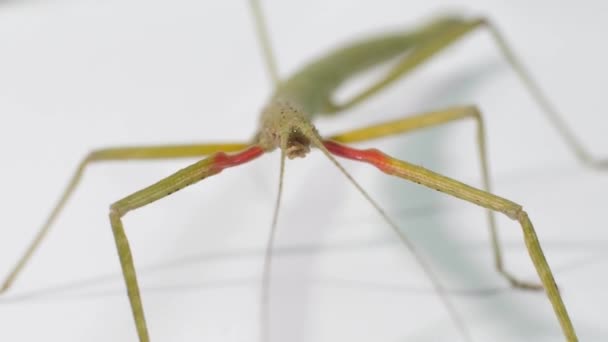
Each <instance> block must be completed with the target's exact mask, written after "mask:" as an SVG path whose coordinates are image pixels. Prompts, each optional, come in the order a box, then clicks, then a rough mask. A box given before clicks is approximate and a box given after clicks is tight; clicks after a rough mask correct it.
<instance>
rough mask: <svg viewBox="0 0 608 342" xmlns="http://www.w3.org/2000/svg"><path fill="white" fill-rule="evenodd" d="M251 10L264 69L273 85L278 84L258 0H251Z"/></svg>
mask: <svg viewBox="0 0 608 342" xmlns="http://www.w3.org/2000/svg"><path fill="white" fill-rule="evenodd" d="M249 4H250V5H251V11H252V12H253V17H254V20H255V29H256V33H257V36H258V41H259V42H260V44H261V45H262V52H263V53H264V61H265V62H266V69H267V71H268V74H269V75H270V79H271V80H272V82H273V84H274V86H275V87H276V86H278V84H279V83H280V81H281V80H280V79H279V71H278V69H277V63H276V59H275V57H274V53H273V52H272V45H271V44H270V38H269V37H268V28H267V26H266V20H264V14H263V13H262V6H261V5H260V0H251V1H250V2H249Z"/></svg>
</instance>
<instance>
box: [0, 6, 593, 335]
mask: <svg viewBox="0 0 608 342" xmlns="http://www.w3.org/2000/svg"><path fill="white" fill-rule="evenodd" d="M253 6H254V8H258V7H257V6H258V4H257V3H256V2H253ZM255 13H257V16H256V17H257V18H258V20H259V21H258V24H259V27H258V29H259V32H260V36H261V38H262V39H261V40H262V42H263V44H262V45H263V46H264V51H265V55H266V60H267V66H268V69H269V71H270V74H271V75H272V79H273V80H274V81H275V84H276V92H275V95H274V96H273V97H272V100H271V101H270V103H269V104H268V106H267V107H266V109H265V111H264V113H263V115H262V127H261V128H260V130H259V132H258V135H257V136H256V139H255V140H254V142H253V146H250V144H247V143H245V144H241V143H235V144H222V145H197V146H168V147H141V148H126V149H120V148H119V149H108V150H102V151H95V152H93V153H91V154H90V155H89V156H88V157H87V158H86V160H85V161H84V162H83V163H82V164H81V166H80V167H79V169H78V172H77V175H78V176H79V175H80V174H81V173H82V171H83V169H84V166H85V165H86V164H88V163H89V162H94V161H101V160H113V159H129V158H133V159H146V158H150V159H156V158H171V157H175V158H180V157H194V156H196V157H199V156H201V157H202V156H204V155H211V156H210V157H207V158H206V159H203V160H201V161H200V162H198V163H196V164H193V165H192V166H190V167H188V168H186V169H184V170H181V171H179V172H178V173H176V174H175V175H173V176H170V177H169V178H167V179H166V180H163V181H161V182H159V183H157V184H155V185H153V186H152V187H150V188H147V189H144V190H142V191H141V192H137V193H135V194H133V195H132V196H129V197H127V198H125V199H123V200H121V201H118V202H116V203H115V204H113V205H112V210H111V213H110V220H111V225H112V228H113V232H114V234H115V236H116V243H117V250H118V252H119V255H120V258H121V265H122V267H123V272H124V274H125V280H126V283H127V288H128V289H129V297H130V301H131V305H132V308H133V314H134V318H135V321H136V323H137V331H138V334H139V337H140V340H142V341H146V340H148V334H147V329H146V326H145V319H144V312H143V307H142V304H141V300H140V298H139V291H138V289H137V283H136V277H135V270H134V268H133V265H132V260H131V256H130V253H129V252H128V243H127V240H126V236H125V235H124V232H123V227H122V221H121V217H122V216H123V215H124V214H126V212H127V211H130V210H134V209H136V207H139V206H141V205H144V204H146V203H148V202H151V201H152V200H157V199H160V197H164V196H165V195H168V194H169V193H170V192H173V191H176V190H179V189H181V188H182V187H183V186H185V185H189V184H190V183H194V182H197V181H199V180H201V179H202V178H204V177H207V176H211V175H214V174H216V173H219V172H220V171H221V170H222V169H223V168H226V167H232V166H235V165H236V164H240V163H242V162H245V161H249V160H250V159H254V158H256V157H258V156H259V155H260V154H262V153H263V152H266V151H271V150H273V149H276V148H278V149H280V150H281V154H282V157H281V165H282V166H281V170H283V163H284V161H285V158H286V157H298V156H303V155H304V154H306V153H307V152H308V149H309V148H310V147H313V148H316V149H319V150H320V151H321V152H322V153H324V154H325V155H327V157H328V158H329V159H330V160H331V161H332V162H334V163H335V164H336V166H338V167H339V168H340V170H342V171H343V172H345V171H344V170H343V169H342V168H341V166H340V164H339V163H338V162H337V161H336V159H335V158H334V155H337V156H340V157H346V158H352V159H358V160H363V161H367V162H370V163H372V164H373V165H375V166H377V167H379V168H380V169H381V171H384V172H385V173H389V174H392V175H394V176H398V177H402V178H406V179H409V180H413V181H415V182H420V183H421V184H422V185H426V186H428V187H431V188H435V189H438V190H440V191H443V192H446V193H448V194H450V195H453V196H456V197H460V198H462V199H464V200H467V201H471V202H475V203H476V204H479V205H482V206H485V207H488V208H490V209H492V210H495V211H500V212H503V213H504V214H506V215H507V216H509V217H511V218H514V219H516V220H517V221H518V222H519V223H520V224H521V225H522V228H523V229H524V233H525V235H526V242H527V244H528V246H529V251H530V254H531V257H532V259H533V261H534V263H535V265H536V267H537V269H538V270H539V275H540V277H541V281H542V282H543V285H544V288H545V289H546V291H547V293H548V295H549V298H550V300H551V302H552V304H553V306H554V308H555V309H556V314H557V316H558V319H559V320H560V323H561V325H562V328H563V330H564V334H565V336H566V338H567V339H568V340H571V341H573V340H576V336H575V333H574V329H573V328H572V326H571V324H570V322H569V318H568V316H567V313H566V311H565V308H564V306H563V304H562V303H561V299H560V295H559V293H558V292H557V290H556V287H555V283H554V281H553V279H552V276H551V273H550V271H549V267H548V265H547V264H546V262H545V261H544V258H543V256H542V251H541V250H540V247H539V246H538V243H537V241H536V240H535V236H534V231H533V229H532V225H531V223H530V222H529V220H528V218H527V215H526V214H525V212H524V211H522V209H521V207H520V206H519V205H517V204H515V203H513V202H510V201H508V200H506V199H502V198H498V197H495V196H493V195H490V194H489V193H487V192H483V191H480V190H476V189H473V188H471V187H468V186H466V185H464V184H461V183H458V182H456V181H453V180H451V179H448V178H445V177H443V176H440V175H438V174H435V173H433V172H431V171H429V170H425V169H422V168H419V167H416V166H415V165H411V164H408V163H406V162H402V161H397V160H396V159H393V158H391V157H388V156H386V155H384V154H381V153H379V152H377V151H373V150H372V151H361V150H356V149H352V148H349V147H346V146H344V145H342V143H351V142H356V141H359V140H362V139H372V138H375V137H378V136H381V135H390V134H397V133H406V132H408V131H410V130H413V129H415V128H422V127H429V126H433V125H439V124H441V123H444V122H450V121H454V120H458V119H465V118H470V119H473V120H477V122H478V123H481V120H482V115H481V113H479V111H478V110H477V109H476V108H474V107H459V108H450V109H446V110H439V111H436V112H431V113H425V114H422V115H419V116H414V117H411V118H405V119H403V120H398V121H393V122H387V123H383V124H379V125H377V126H373V127H366V128H363V129H361V130H354V131H352V132H347V133H345V134H339V135H336V136H332V137H328V138H321V137H320V136H319V134H318V133H317V132H316V130H315V129H314V127H313V126H312V125H311V123H310V122H309V118H310V117H312V115H314V114H317V113H319V114H320V113H325V114H333V113H338V112H340V111H342V110H346V109H347V108H349V107H352V106H354V105H355V104H357V103H359V102H361V101H363V100H365V99H367V98H368V97H370V96H372V95H374V94H375V93H376V92H377V91H380V90H382V89H383V88H384V87H385V86H388V85H389V84H390V83H392V82H393V81H396V80H397V78H399V77H400V76H405V75H406V74H407V73H408V72H409V71H411V70H413V69H414V68H416V67H418V66H419V65H421V64H423V62H425V61H426V60H427V59H430V58H431V57H432V56H434V55H435V54H438V53H440V52H441V51H442V50H443V49H444V48H446V47H447V46H449V45H451V44H452V43H456V42H457V41H458V40H459V39H460V38H461V37H463V36H465V35H467V34H468V33H469V32H473V31H476V30H479V29H486V30H490V31H491V32H492V33H493V34H494V35H495V37H496V39H497V42H498V46H499V47H500V48H501V49H502V50H503V52H504V53H505V54H506V56H507V59H508V60H509V61H510V63H511V64H512V65H513V66H514V67H515V70H516V71H518V72H519V74H520V76H522V77H523V79H524V83H525V84H527V85H528V87H530V88H531V90H532V92H533V93H534V94H535V95H536V97H537V98H538V99H539V101H540V102H541V103H542V104H543V106H544V107H545V109H548V110H547V113H553V112H554V111H552V110H551V109H550V108H547V107H548V105H547V104H546V101H545V100H543V96H542V95H541V94H540V93H539V91H538V90H537V89H536V87H535V86H534V83H532V81H531V80H530V79H529V77H527V76H526V72H525V71H524V70H523V68H522V67H521V66H520V65H519V63H518V62H517V60H516V59H515V57H514V56H512V54H511V53H510V52H509V51H510V50H509V49H508V47H506V44H505V43H504V41H503V39H502V38H501V36H500V34H498V32H497V31H495V29H494V28H493V26H491V25H490V24H488V22H487V21H484V20H483V19H475V18H456V17H454V18H444V19H442V20H437V21H435V22H432V23H429V24H428V25H427V26H424V27H421V28H420V29H419V30H413V31H409V32H403V33H399V34H396V35H395V36H386V37H381V38H378V40H375V41H370V42H366V43H362V44H372V46H373V47H374V48H370V47H369V46H366V45H363V46H357V45H356V44H357V43H355V45H353V47H352V48H351V49H348V48H347V49H345V50H341V51H336V52H334V53H333V54H330V55H328V57H327V58H326V59H321V60H319V61H317V62H316V63H315V64H311V65H310V66H308V67H305V68H304V69H302V70H303V71H302V72H300V73H296V74H295V76H292V77H287V78H282V77H279V75H278V73H277V72H276V67H275V66H274V64H275V63H274V62H273V58H272V53H271V49H270V46H269V44H268V39H267V38H265V37H266V35H265V33H264V32H265V29H264V25H263V24H262V21H261V15H260V13H259V12H257V11H256V12H255ZM374 44H377V46H376V45H374ZM384 48H386V51H385V54H384V55H383V54H382V53H379V52H381V51H382V50H383V49H384ZM372 52H373V53H372ZM399 55H402V59H401V62H400V63H399V65H398V66H397V67H396V68H395V69H393V70H392V72H391V73H390V74H389V75H388V76H387V78H386V79H383V80H380V81H379V82H378V83H377V84H374V85H372V86H371V87H370V88H369V90H368V91H366V92H363V93H361V94H360V95H359V96H356V97H354V98H353V99H352V100H351V101H346V102H345V103H341V104H336V103H331V95H332V94H333V91H334V90H335V88H336V87H337V86H338V85H340V84H341V83H342V81H346V79H347V78H348V77H349V76H351V75H354V74H356V72H357V71H359V70H363V69H365V68H367V67H371V66H373V65H375V64H377V63H380V62H383V61H385V60H386V59H388V58H390V57H393V56H399ZM359 58H360V59H359ZM351 59H352V61H351ZM346 60H348V61H349V62H345V61H346ZM337 66H342V67H345V68H344V71H343V73H342V72H337V73H336V74H333V72H335V71H336V70H339V69H338V68H336V67H337ZM329 76H331V77H329ZM332 78H333V79H332ZM311 86H312V87H311ZM313 88H314V89H313ZM552 120H553V122H554V123H557V126H558V127H560V130H562V131H563V132H567V130H566V129H565V126H564V125H563V124H560V121H556V118H555V117H553V118H552ZM479 127H480V137H482V138H480V151H481V152H480V155H481V159H482V160H484V158H485V152H484V146H483V132H481V130H482V127H483V126H482V125H481V124H480V126H479ZM565 137H566V139H567V140H569V141H570V142H571V146H574V148H575V150H576V151H577V153H578V155H579V156H581V158H583V159H584V160H585V161H591V160H590V159H589V158H588V155H587V154H585V152H584V150H582V149H581V148H578V145H577V144H576V143H574V141H575V139H573V138H572V136H571V135H570V134H568V133H565ZM221 152H224V153H234V154H221ZM345 174H346V172H345ZM347 177H349V176H348V175H347ZM281 178H282V177H281ZM484 178H485V179H486V181H485V185H486V186H485V187H486V189H487V190H489V182H488V181H487V178H488V175H487V173H484ZM77 179H78V177H76V178H75V179H74V181H73V182H72V183H71V184H70V187H69V188H68V190H67V191H66V196H64V200H62V201H61V202H60V203H59V205H58V207H57V210H56V211H55V213H58V212H59V210H60V209H61V207H62V206H63V204H64V203H65V199H67V197H68V196H69V194H70V192H71V191H72V190H73V188H74V187H75V185H76V183H77ZM349 179H350V180H351V181H352V182H353V183H354V184H355V186H357V187H358V188H359V186H358V185H357V183H356V182H355V181H354V180H353V179H352V178H350V177H349ZM279 188H280V186H279ZM360 190H361V192H362V194H363V195H364V196H365V197H366V198H368V200H370V202H371V203H372V204H373V205H374V206H376V207H377V205H375V202H373V200H371V198H370V197H369V196H368V195H367V194H366V193H365V192H364V191H363V190H362V189H360ZM280 193H281V192H280V191H279V196H278V198H279V199H280ZM278 203H280V200H277V206H276V208H275V216H274V221H273V225H272V227H273V229H272V230H273V231H274V228H275V227H276V222H277V214H278ZM378 210H379V212H380V213H382V211H381V210H380V209H379V208H378ZM54 217H55V214H53V215H51V217H50V219H49V220H48V221H47V222H48V224H47V225H46V226H45V228H44V229H43V230H42V233H41V235H40V236H41V237H42V236H44V234H45V232H46V228H47V227H49V226H50V223H52V221H53V219H54ZM492 217H493V216H492V214H489V220H490V222H493V218H492ZM386 220H387V222H388V223H389V225H391V226H393V227H394V224H392V223H391V220H390V219H389V218H388V217H387V218H386ZM490 226H491V227H493V226H494V224H493V223H491V224H490ZM491 231H494V228H492V229H491ZM271 236H272V235H271ZM404 239H405V238H404ZM40 240H41V239H37V240H36V241H35V242H34V244H33V245H32V247H31V248H30V249H29V250H28V253H27V254H26V255H25V257H24V258H23V259H22V262H20V263H19V264H18V266H17V267H16V268H15V271H14V272H12V273H11V275H10V276H9V278H8V280H7V282H6V283H5V286H4V287H3V289H8V287H9V286H10V285H11V283H12V281H13V280H14V279H15V277H16V275H17V274H18V272H19V271H20V269H21V268H22V266H23V265H24V264H25V262H27V260H28V258H29V256H30V255H31V253H32V252H33V250H34V249H35V248H36V246H37V245H38V243H39V241H40ZM404 241H405V242H406V241H407V240H404ZM406 244H409V243H408V242H406ZM271 245H272V238H271V239H270V240H269V246H271ZM497 246H498V243H497V242H495V248H496V251H497V252H496V253H497V254H496V258H497V264H499V265H500V262H499V261H498V260H500V259H499V249H498V247H497ZM410 249H411V250H412V251H415V249H414V248H413V246H410ZM268 250H269V251H271V250H272V248H269V249H268ZM269 259H270V254H268V255H267V258H266V260H267V262H266V264H267V265H269V262H268V260H269ZM421 263H422V264H424V261H421ZM427 272H428V273H429V277H431V278H434V276H433V273H432V271H430V270H427ZM268 273H269V266H267V267H266V272H265V275H266V276H265V277H264V278H265V279H268ZM501 273H502V274H503V275H504V276H505V277H506V278H507V279H508V281H509V282H511V283H512V284H513V285H514V286H516V287H524V288H537V287H538V286H537V285H536V284H528V283H524V282H520V281H519V280H517V278H516V277H515V276H513V275H511V274H510V273H508V272H507V271H505V270H501ZM435 286H436V287H437V288H438V292H439V293H443V291H442V289H441V285H440V284H439V283H438V282H436V283H435ZM264 288H267V286H264ZM267 295H268V294H267V293H265V295H264V296H265V297H266V296H267ZM442 298H443V299H444V301H445V302H446V307H447V308H448V311H449V312H450V314H451V315H452V316H453V317H454V321H455V323H456V325H458V326H460V328H461V330H462V334H463V335H464V336H467V335H468V333H467V331H466V328H464V327H463V325H462V324H461V323H459V320H458V318H457V315H456V314H455V311H456V310H455V309H454V308H452V305H451V304H449V303H450V302H449V299H448V298H447V297H446V296H445V295H442ZM263 302H265V300H264V301H263ZM262 326H263V327H264V326H265V324H264V325H262ZM262 330H263V329H262ZM263 340H264V338H263Z"/></svg>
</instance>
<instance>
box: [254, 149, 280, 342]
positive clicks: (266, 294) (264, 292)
mask: <svg viewBox="0 0 608 342" xmlns="http://www.w3.org/2000/svg"><path fill="white" fill-rule="evenodd" d="M285 158H286V152H285V149H284V148H282V149H281V166H280V171H279V188H278V190H277V199H276V202H275V205H274V212H273V214H272V224H271V226H270V232H269V234H268V240H267V242H266V251H265V253H264V266H263V271H262V272H263V273H262V287H261V292H260V342H267V341H268V337H269V330H270V273H271V266H272V252H273V249H274V241H275V237H276V232H277V223H278V219H279V209H280V207H281V197H282V195H283V178H284V175H285Z"/></svg>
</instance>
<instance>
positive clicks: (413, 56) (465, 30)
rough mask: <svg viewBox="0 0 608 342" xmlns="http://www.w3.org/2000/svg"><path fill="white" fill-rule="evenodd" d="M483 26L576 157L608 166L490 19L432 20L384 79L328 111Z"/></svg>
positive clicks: (342, 106) (356, 100)
mask: <svg viewBox="0 0 608 342" xmlns="http://www.w3.org/2000/svg"><path fill="white" fill-rule="evenodd" d="M481 28H486V29H488V30H489V32H490V34H491V35H492V38H493V39H494V41H495V42H496V45H497V46H498V48H499V49H500V51H501V52H502V54H503V56H504V58H505V59H506V60H507V62H508V63H509V65H510V66H511V68H513V70H514V71H515V73H516V74H517V76H518V77H519V79H520V80H521V82H522V83H523V84H524V86H525V87H526V89H527V91H528V92H529V93H530V95H531V96H532V98H533V99H534V100H535V101H536V103H537V104H538V106H539V107H540V108H541V109H542V112H543V113H544V115H545V116H546V117H547V119H548V120H549V122H550V123H551V124H552V125H553V126H554V127H555V128H556V129H557V131H558V133H559V134H560V136H561V138H562V139H563V140H564V142H565V143H566V145H567V146H568V148H570V149H571V150H572V151H573V152H574V154H575V155H576V157H577V158H578V159H579V160H580V161H581V162H582V163H584V164H585V165H588V166H591V167H594V168H602V169H603V168H608V159H596V158H594V157H592V156H591V154H590V153H589V151H588V150H587V149H586V148H585V147H584V146H583V145H582V144H581V142H580V140H579V138H578V137H577V136H576V135H575V134H574V133H573V132H572V130H571V129H570V127H569V125H568V124H567V123H566V122H565V121H564V119H563V115H560V114H559V113H558V111H557V110H556V109H555V106H554V105H553V104H552V103H551V102H550V101H549V100H548V98H547V96H546V95H545V93H544V92H543V91H542V90H541V88H540V86H539V85H538V82H536V81H535V80H534V79H533V78H532V75H531V74H530V72H529V71H528V70H527V69H526V68H525V67H524V65H523V63H522V62H521V60H520V59H519V58H518V57H517V56H516V55H515V53H514V51H513V49H511V47H510V46H509V44H507V41H506V39H505V38H504V36H503V35H502V34H501V33H500V32H499V30H498V29H497V28H496V26H494V25H493V24H492V23H491V22H490V21H489V20H488V19H485V18H474V19H465V18H460V17H443V18H439V19H437V20H435V21H434V22H431V23H430V24H429V25H428V26H426V28H423V29H421V30H420V32H418V36H419V38H418V41H417V42H416V43H415V44H414V45H413V47H412V48H411V50H409V51H408V53H407V54H406V55H405V56H404V57H403V58H402V59H401V60H400V61H399V63H397V64H396V65H395V66H394V67H393V68H392V69H391V70H390V71H389V72H388V73H387V74H386V75H385V76H384V77H382V78H380V79H379V80H377V81H376V82H374V83H373V84H371V85H370V86H369V87H368V88H365V89H364V90H363V91H361V92H360V93H359V94H356V95H355V96H353V97H352V98H351V99H349V100H347V101H345V102H344V103H341V104H336V103H333V102H332V103H329V104H328V106H327V111H328V113H334V112H338V111H342V110H346V109H348V108H351V107H353V106H355V105H357V104H358V103H360V102H362V101H364V100H366V99H368V98H369V97H371V96H373V95H375V94H376V93H378V92H379V91H381V90H383V89H384V88H385V87H386V86H388V85H390V84H392V83H393V82H395V81H396V80H398V79H400V78H402V77H404V76H406V75H408V74H410V73H411V72H412V71H414V70H416V69H418V68H419V67H420V66H421V65H423V64H424V63H426V62H428V61H429V60H430V59H431V58H432V57H434V56H436V55H438V54H440V53H442V52H444V51H445V50H446V49H447V48H448V47H450V46H451V45H452V44H454V43H456V42H457V41H459V40H461V39H462V38H464V37H466V36H468V35H469V34H470V33H472V32H477V31H479V29H481ZM330 102H331V101H330Z"/></svg>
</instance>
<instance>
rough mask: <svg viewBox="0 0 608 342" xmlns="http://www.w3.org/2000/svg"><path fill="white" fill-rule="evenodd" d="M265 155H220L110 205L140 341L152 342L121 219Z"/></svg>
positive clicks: (251, 151) (251, 152)
mask: <svg viewBox="0 0 608 342" xmlns="http://www.w3.org/2000/svg"><path fill="white" fill-rule="evenodd" d="M263 153H264V150H262V149H261V148H260V147H258V146H251V147H249V148H248V149H246V150H244V151H242V152H239V153H237V154H234V155H227V154H225V153H223V152H220V153H216V154H214V155H212V156H210V157H207V158H205V159H203V160H201V161H199V162H197V163H194V164H192V165H190V166H188V167H186V168H184V169H182V170H179V171H177V172H176V173H174V174H172V175H171V176H169V177H166V178H164V179H162V180H160V181H158V182H157V183H155V184H153V185H151V186H148V187H147V188H144V189H142V190H139V191H137V192H135V193H133V194H131V195H129V196H127V197H125V198H123V199H121V200H119V201H117V202H115V203H114V204H112V205H111V206H110V223H111V225H112V232H113V233H114V239H115V242H116V249H117V251H118V256H119V258H120V266H121V268H122V273H123V277H124V279H125V283H126V286H127V293H128V295H129V301H130V303H131V310H132V312H133V319H134V320H135V325H136V327H137V334H138V336H139V340H140V342H149V340H150V339H149V335H148V328H147V327H146V320H145V316H144V310H143V306H142V302H141V296H140V293H139V286H138V284H137V276H136V274H135V266H134V264H133V257H132V255H131V248H130V247H129V241H128V240H127V236H126V235H125V231H124V228H123V224H122V220H121V219H122V217H124V216H125V215H126V214H127V213H128V212H130V211H132V210H135V209H137V208H141V207H143V206H145V205H147V204H150V203H152V202H155V201H157V200H159V199H161V198H163V197H167V196H169V195H171V194H172V193H174V192H176V191H178V190H181V189H183V188H185V187H187V186H189V185H192V184H194V183H196V182H199V181H201V180H203V179H205V178H207V177H210V176H213V175H215V174H218V173H220V172H221V171H222V170H223V169H225V168H229V167H233V166H237V165H241V164H244V163H246V162H249V161H251V160H253V159H255V158H257V157H259V156H260V155H262V154H263Z"/></svg>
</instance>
